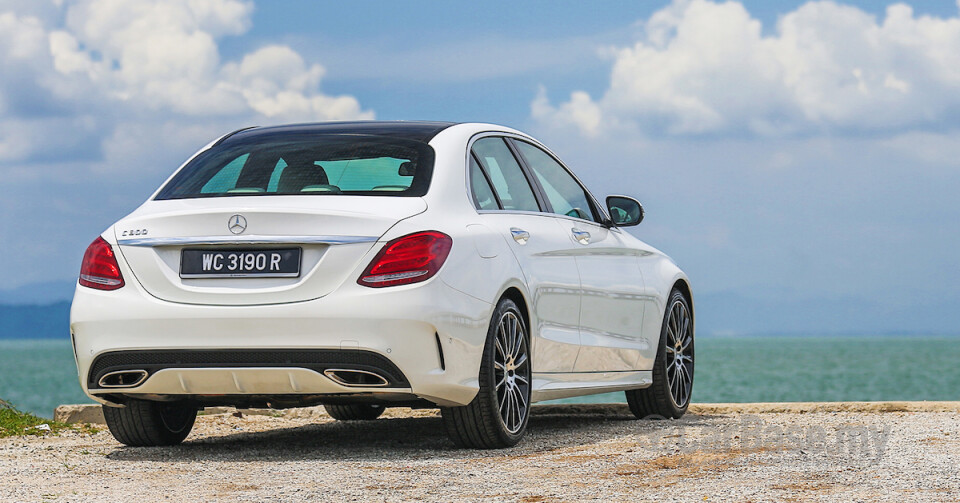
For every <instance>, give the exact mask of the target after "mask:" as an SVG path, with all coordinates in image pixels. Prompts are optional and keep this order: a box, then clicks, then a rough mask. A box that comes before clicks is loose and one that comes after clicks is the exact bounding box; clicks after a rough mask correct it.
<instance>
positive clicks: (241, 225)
mask: <svg viewBox="0 0 960 503" xmlns="http://www.w3.org/2000/svg"><path fill="white" fill-rule="evenodd" d="M227 228H228V229H230V232H232V233H234V234H243V231H245V230H247V219H246V218H243V215H234V216H232V217H230V220H229V221H227Z"/></svg>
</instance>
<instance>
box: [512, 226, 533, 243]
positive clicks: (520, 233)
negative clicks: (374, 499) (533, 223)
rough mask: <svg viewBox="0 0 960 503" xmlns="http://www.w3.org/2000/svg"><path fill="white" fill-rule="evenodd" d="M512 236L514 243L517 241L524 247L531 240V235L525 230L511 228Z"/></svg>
mask: <svg viewBox="0 0 960 503" xmlns="http://www.w3.org/2000/svg"><path fill="white" fill-rule="evenodd" d="M510 234H511V235H513V240H514V241H516V242H518V243H520V244H522V245H525V244H527V240H528V239H530V233H529V232H527V231H525V230H523V229H518V228H516V227H511V228H510Z"/></svg>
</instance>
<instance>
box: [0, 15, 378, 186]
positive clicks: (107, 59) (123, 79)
mask: <svg viewBox="0 0 960 503" xmlns="http://www.w3.org/2000/svg"><path fill="white" fill-rule="evenodd" d="M252 11H253V6H252V4H251V3H250V2H247V1H240V0H210V1H199V0H167V1H159V0H123V1H121V0H77V1H72V2H66V3H63V4H62V5H61V7H60V10H59V12H55V11H52V10H51V9H50V8H49V6H47V8H44V9H39V8H37V7H36V6H35V5H34V3H33V2H19V3H18V2H10V1H4V2H3V3H0V65H2V68H3V69H4V71H3V73H2V74H0V130H2V131H4V132H5V134H4V137H3V139H2V141H0V169H4V170H6V169H12V168H13V167H14V166H13V165H11V164H10V163H12V162H15V163H30V162H33V161H36V160H37V159H36V156H37V155H38V153H39V152H41V151H43V150H45V149H46V150H48V149H49V148H50V146H51V141H53V142H54V143H56V141H57V140H51V138H58V137H70V136H76V130H75V127H76V123H77V121H78V120H79V119H80V118H82V119H83V121H81V122H82V124H81V125H82V126H84V134H83V136H84V138H85V139H86V140H94V141H97V142H100V143H102V144H103V145H105V147H103V148H101V149H100V152H99V153H98V154H97V153H91V152H87V153H86V155H88V156H91V157H97V155H99V157H100V160H101V162H104V163H109V162H112V161H113V159H111V152H112V151H113V150H114V149H112V148H107V147H108V146H109V144H110V142H112V141H114V139H115V138H117V137H118V136H125V135H126V136H129V135H127V129H128V128H129V125H130V124H131V123H134V122H139V123H142V124H146V125H148V126H146V127H147V128H148V129H150V128H152V129H153V131H154V132H155V133H158V134H160V133H162V132H163V131H164V130H169V129H171V128H172V129H176V127H174V126H170V125H171V124H173V125H176V124H179V125H180V127H181V128H182V129H187V128H195V127H196V126H198V125H200V126H206V128H205V130H206V131H207V133H206V134H205V135H204V138H201V139H199V140H197V139H191V138H185V137H183V135H178V138H181V139H182V140H183V141H185V142H187V143H186V144H184V145H180V148H179V149H176V148H175V149H173V151H174V152H176V154H175V155H185V154H186V153H187V152H186V151H188V150H189V149H190V148H194V147H196V146H198V145H201V144H203V143H205V142H206V141H207V140H209V136H211V135H214V134H216V133H220V132H223V131H224V130H229V129H232V128H235V127H237V126H242V125H249V124H257V123H259V124H264V123H271V122H273V123H275V122H288V121H294V120H296V121H311V120H337V119H368V118H373V112H371V111H368V110H363V109H362V107H361V106H360V103H359V102H358V101H357V99H356V98H354V97H353V96H348V95H345V96H330V95H327V94H325V93H323V92H322V90H321V79H322V77H323V75H324V70H323V67H321V66H320V65H319V64H315V63H314V64H309V63H307V62H306V61H304V59H303V58H302V57H301V56H300V55H299V54H298V53H297V52H295V51H294V50H293V49H291V48H289V47H287V46H281V45H272V46H268V47H264V48H262V49H259V50H256V51H254V52H252V53H250V54H247V55H245V56H243V57H242V58H241V60H240V61H236V62H233V61H227V62H224V61H222V60H221V55H220V50H219V47H218V40H219V38H221V37H224V36H228V35H239V34H242V33H244V32H245V31H246V30H248V29H249V28H250V23H251V13H252ZM51 116H53V117H57V118H58V119H57V120H50V117H51ZM161 124H162V125H163V126H161ZM59 128H63V129H59ZM90 128H92V129H94V130H98V131H97V134H96V135H95V137H93V138H91V137H90V134H88V133H89V129H90ZM135 129H136V130H142V129H143V128H135ZM141 132H144V133H145V131H141ZM130 141H137V142H139V143H140V145H141V147H142V149H144V150H146V149H149V148H150V146H149V145H148V143H150V142H152V141H155V137H151V136H150V135H147V134H144V135H143V136H141V137H139V138H136V139H130ZM69 161H70V162H73V161H76V159H69ZM164 169H169V166H164Z"/></svg>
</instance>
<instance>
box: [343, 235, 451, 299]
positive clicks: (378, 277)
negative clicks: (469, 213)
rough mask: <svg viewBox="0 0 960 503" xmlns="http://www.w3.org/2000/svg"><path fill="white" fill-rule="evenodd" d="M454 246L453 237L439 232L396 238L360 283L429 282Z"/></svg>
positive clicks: (377, 257) (381, 284)
mask: <svg viewBox="0 0 960 503" xmlns="http://www.w3.org/2000/svg"><path fill="white" fill-rule="evenodd" d="M452 246H453V239H451V238H450V236H448V235H446V234H444V233H442V232H438V231H426V232H416V233H413V234H407V235H406V236H403V237H400V238H397V239H394V240H393V241H390V242H389V243H387V244H386V245H384V247H383V249H382V250H380V253H378V254H377V256H376V257H374V258H373V261H372V262H370V265H369V266H368V267H367V270H365V271H363V274H361V275H360V279H358V280H357V283H359V284H361V285H363V286H369V287H373V288H380V287H384V286H397V285H406V284H410V283H418V282H420V281H426V280H428V279H430V278H431V277H433V275H434V274H436V273H437V271H439V270H440V267H441V266H442V265H443V262H444V261H445V260H447V255H449V254H450V247H452Z"/></svg>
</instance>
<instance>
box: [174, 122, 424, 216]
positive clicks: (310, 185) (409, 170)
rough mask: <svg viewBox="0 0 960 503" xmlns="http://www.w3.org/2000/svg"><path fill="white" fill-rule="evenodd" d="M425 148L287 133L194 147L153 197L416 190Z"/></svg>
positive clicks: (367, 138) (418, 193)
mask: <svg viewBox="0 0 960 503" xmlns="http://www.w3.org/2000/svg"><path fill="white" fill-rule="evenodd" d="M432 170H433V149H432V148H431V147H430V146H429V145H427V144H426V143H423V142H419V141H415V140H408V139H403V138H390V137H382V136H366V135H317V134H310V135H302V136H296V135H290V134H285V135H283V136H282V137H276V136H273V137H267V138H258V137H254V138H250V139H246V140H242V141H240V140H235V141H227V142H225V143H224V144H222V145H218V146H215V147H213V148H211V149H210V150H208V151H206V152H203V153H201V154H200V155H198V156H197V157H196V158H195V159H193V160H192V161H190V163H189V164H187V165H186V166H185V167H184V168H183V169H182V170H181V171H180V172H179V173H177V175H176V176H175V177H174V178H173V179H172V180H170V182H168V183H167V184H166V185H165V186H164V187H163V188H162V189H161V190H160V193H159V194H158V195H157V197H156V199H161V200H162V199H190V198H200V197H229V196H270V195H311V196H313V195H368V196H422V195H424V194H426V193H427V188H428V187H429V185H430V176H431V173H432Z"/></svg>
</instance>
